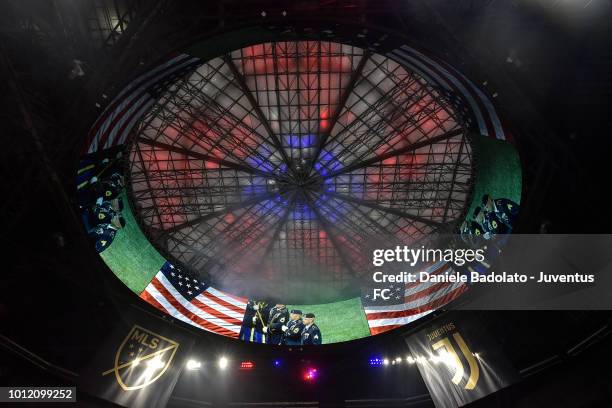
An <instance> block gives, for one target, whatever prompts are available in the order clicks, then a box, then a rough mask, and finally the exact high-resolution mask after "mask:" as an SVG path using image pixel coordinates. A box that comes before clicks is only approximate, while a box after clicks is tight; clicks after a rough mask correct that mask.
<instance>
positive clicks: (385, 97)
mask: <svg viewBox="0 0 612 408" xmlns="http://www.w3.org/2000/svg"><path fill="white" fill-rule="evenodd" d="M456 112H457V111H456V110H455V109H454V108H453V107H451V104H450V103H449V102H448V101H447V100H446V99H445V98H444V97H443V95H441V94H440V93H439V92H437V91H436V89H435V88H434V87H432V86H431V85H430V84H428V83H426V82H425V81H424V80H423V78H421V77H419V76H418V75H417V74H415V73H413V72H409V71H407V70H406V69H405V68H404V67H403V66H401V65H400V64H398V63H396V62H394V61H392V60H390V59H388V58H386V57H384V56H382V55H378V54H372V53H369V52H367V51H364V50H363V49H361V48H358V47H354V46H350V45H345V44H339V43H333V42H324V41H289V42H274V43H265V44H259V45H255V46H250V47H246V48H243V49H240V50H236V51H233V52H231V53H229V54H227V55H224V56H221V57H218V58H215V59H213V60H211V61H208V62H206V63H203V64H202V65H201V66H200V67H198V68H197V69H196V70H195V72H193V73H191V74H189V75H187V76H185V77H183V78H181V79H179V80H178V81H177V82H175V83H174V84H172V85H171V86H169V87H168V89H167V91H165V92H164V93H163V94H162V95H161V96H160V97H159V99H158V101H157V102H156V103H155V105H154V106H153V107H152V108H151V110H150V111H149V112H148V113H147V115H146V116H145V117H144V119H143V121H142V123H141V125H140V127H139V130H138V134H137V137H136V138H135V140H134V143H133V144H132V147H131V150H130V169H129V176H130V179H131V194H132V197H131V199H132V203H133V206H134V208H135V209H136V211H137V213H138V217H139V219H140V221H141V223H142V224H143V225H144V227H145V230H147V232H148V233H149V236H150V237H152V238H153V239H154V241H155V242H156V243H157V245H158V246H159V247H160V248H161V249H162V250H163V252H164V253H166V254H169V255H171V256H173V257H174V258H175V259H176V260H178V261H180V262H181V263H182V264H183V265H185V266H187V267H189V268H191V269H193V270H194V271H197V272H200V273H202V274H203V275H204V276H206V277H208V278H210V279H212V280H213V282H214V284H216V285H218V286H221V287H223V288H226V289H229V290H233V291H234V292H235V291H236V290H240V291H241V294H243V295H254V294H256V295H258V296H269V295H274V296H276V297H278V298H281V299H295V298H296V294H298V293H299V294H300V296H299V298H301V299H303V298H304V294H308V296H306V297H309V298H310V299H317V301H321V300H324V299H327V300H330V299H333V297H334V296H336V295H337V293H339V292H340V291H343V290H345V289H347V288H350V287H351V286H352V285H353V283H354V282H356V280H358V279H359V278H360V277H363V276H365V275H367V274H368V273H369V272H370V271H371V268H372V266H371V259H370V256H371V251H372V249H374V248H377V247H384V246H387V245H396V244H410V243H414V242H415V241H417V240H420V239H423V238H424V237H427V236H429V235H430V234H433V233H435V232H436V231H438V230H439V229H440V228H445V229H447V228H449V227H450V226H452V225H453V223H454V222H455V221H457V219H458V217H459V216H460V215H461V214H462V212H463V211H464V209H465V207H466V200H467V198H468V196H469V193H470V190H471V180H472V158H471V148H470V144H469V141H468V139H467V132H466V130H465V129H464V127H463V119H462V118H461V117H459V115H458V114H457V113H456Z"/></svg>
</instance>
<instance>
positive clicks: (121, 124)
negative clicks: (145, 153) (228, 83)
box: [83, 54, 202, 153]
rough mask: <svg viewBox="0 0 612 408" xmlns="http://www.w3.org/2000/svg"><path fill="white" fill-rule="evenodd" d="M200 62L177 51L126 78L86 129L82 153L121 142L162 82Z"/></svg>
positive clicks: (154, 95)
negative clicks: (133, 77) (88, 128)
mask: <svg viewBox="0 0 612 408" xmlns="http://www.w3.org/2000/svg"><path fill="white" fill-rule="evenodd" d="M201 63H202V62H201V61H200V59H199V58H196V57H192V56H189V55H187V54H180V55H177V56H174V57H172V58H170V59H169V60H167V61H165V62H163V63H162V64H160V65H158V66H156V67H155V68H153V69H151V70H150V71H148V72H146V73H145V74H143V75H141V76H139V77H137V78H136V79H134V80H133V81H132V82H130V83H129V84H128V85H127V86H126V87H125V88H123V90H122V91H121V92H120V93H119V94H118V95H117V96H116V97H115V98H114V99H113V100H112V101H111V102H110V103H109V104H108V106H107V107H106V108H105V109H104V111H103V112H102V114H101V115H100V117H98V119H97V120H96V122H95V123H94V125H93V126H92V127H91V129H90V130H89V135H88V136H87V138H88V139H87V143H86V145H85V148H86V149H87V151H85V152H83V153H93V152H96V151H98V150H103V149H108V148H111V147H113V146H118V145H122V144H124V143H125V142H126V140H127V138H128V136H129V135H130V132H131V131H132V128H133V127H134V126H135V125H136V123H137V122H138V120H139V119H140V118H141V117H142V115H144V113H145V112H146V111H147V110H148V109H149V108H150V107H151V106H152V105H153V103H154V102H155V100H156V99H157V97H158V95H159V93H160V92H161V91H162V90H163V89H165V87H166V85H168V83H170V82H171V81H173V80H175V79H176V78H178V77H180V76H181V75H184V74H185V73H187V72H189V71H191V70H192V69H193V68H195V67H196V66H198V65H199V64H201Z"/></svg>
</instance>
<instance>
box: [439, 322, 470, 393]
mask: <svg viewBox="0 0 612 408" xmlns="http://www.w3.org/2000/svg"><path fill="white" fill-rule="evenodd" d="M452 337H453V339H454V340H455V343H457V345H458V346H459V349H460V350H461V354H463V357H465V359H466V360H467V362H468V366H469V369H470V375H469V377H468V380H467V383H466V384H465V386H464V387H463V388H465V389H466V390H473V389H474V388H475V387H476V384H478V378H479V377H480V368H479V367H478V361H476V359H475V358H474V354H472V352H471V351H470V349H469V348H468V346H467V344H465V341H464V340H463V337H461V334H460V333H458V332H455V333H453V336H452ZM431 347H432V348H433V349H434V350H439V349H444V350H445V351H446V353H448V356H449V357H450V360H451V361H452V364H450V365H451V366H454V367H455V373H454V375H453V378H452V379H451V381H452V382H453V383H454V384H456V385H459V383H460V382H461V380H462V379H463V375H464V374H465V369H464V366H463V362H462V361H461V358H459V355H458V354H457V352H456V351H455V347H454V346H453V344H452V342H451V340H450V336H449V337H445V338H443V339H442V340H439V341H437V342H436V343H434V344H432V345H431Z"/></svg>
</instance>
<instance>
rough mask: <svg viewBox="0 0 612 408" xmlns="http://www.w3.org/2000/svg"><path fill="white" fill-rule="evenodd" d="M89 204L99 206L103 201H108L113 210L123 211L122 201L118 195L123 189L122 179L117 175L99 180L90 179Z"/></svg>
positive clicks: (95, 178)
mask: <svg viewBox="0 0 612 408" xmlns="http://www.w3.org/2000/svg"><path fill="white" fill-rule="evenodd" d="M90 185H91V187H90V194H91V204H92V205H93V204H97V205H101V204H102V203H103V202H105V201H109V202H110V203H111V205H112V208H113V210H115V211H121V210H123V200H121V197H119V195H120V194H121V191H122V189H123V178H122V177H121V175H119V173H114V174H112V175H111V176H110V177H109V178H107V179H104V180H99V179H98V178H97V177H92V178H91V180H90Z"/></svg>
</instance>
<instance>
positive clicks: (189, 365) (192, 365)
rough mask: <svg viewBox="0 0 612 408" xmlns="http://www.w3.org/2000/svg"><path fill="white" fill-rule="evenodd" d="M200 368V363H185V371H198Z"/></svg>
mask: <svg viewBox="0 0 612 408" xmlns="http://www.w3.org/2000/svg"><path fill="white" fill-rule="evenodd" d="M200 368H202V363H201V362H199V361H197V360H189V361H187V369H188V370H199V369H200Z"/></svg>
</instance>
